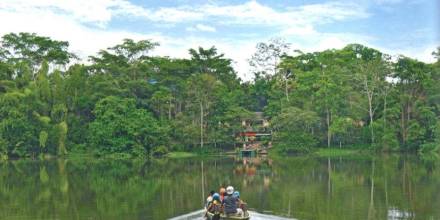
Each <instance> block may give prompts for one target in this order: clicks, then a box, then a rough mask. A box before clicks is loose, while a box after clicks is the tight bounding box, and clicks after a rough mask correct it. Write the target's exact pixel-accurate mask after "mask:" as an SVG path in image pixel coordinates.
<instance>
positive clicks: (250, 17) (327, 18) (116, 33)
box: [0, 0, 440, 79]
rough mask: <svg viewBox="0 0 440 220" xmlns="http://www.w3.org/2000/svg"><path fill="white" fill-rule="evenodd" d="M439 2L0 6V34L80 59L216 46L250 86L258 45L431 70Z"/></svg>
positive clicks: (146, 1)
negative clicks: (402, 59)
mask: <svg viewBox="0 0 440 220" xmlns="http://www.w3.org/2000/svg"><path fill="white" fill-rule="evenodd" d="M439 2H440V0H357V1H353V0H340V1H323V0H312V1H306V0H283V1H280V0H258V1H256V0H250V1H243V0H218V1H214V0H212V1H209V0H191V1H189V0H175V1H170V0H156V1H152V0H143V1H141V0H0V34H1V35H4V34H5V33H9V32H35V33H37V34H39V35H44V36H49V37H52V38H53V39H57V40H65V41H69V42H70V49H71V50H72V51H73V52H75V53H77V54H79V55H80V56H81V57H87V56H88V55H93V54H95V53H96V52H97V51H98V50H99V49H105V48H107V47H109V46H113V45H115V44H118V43H120V42H121V40H122V39H123V38H132V39H135V40H140V39H152V40H154V41H157V42H159V43H160V44H161V46H160V47H159V48H157V49H156V50H155V52H154V54H157V55H167V56H170V57H188V56H189V55H188V49H189V48H194V47H198V46H203V47H210V46H212V45H215V46H216V47H217V48H218V49H219V51H220V52H222V53H225V55H226V56H227V57H229V58H232V59H233V60H234V61H235V64H234V65H235V67H236V70H237V71H238V73H239V76H240V77H242V78H244V79H249V78H250V77H251V75H250V74H249V72H248V69H249V66H248V64H247V63H248V62H247V59H249V58H250V56H251V55H252V54H253V53H254V51H255V49H254V48H255V45H256V43H257V42H262V41H267V40H269V39H271V38H274V37H281V38H284V39H285V41H287V42H289V43H291V44H292V49H300V50H303V51H307V52H311V51H318V50H324V49H328V48H341V47H343V46H345V45H346V44H349V43H361V44H365V45H367V46H371V47H374V48H377V49H380V50H382V51H384V52H387V53H390V54H391V55H396V54H403V55H407V56H410V57H414V58H417V59H419V60H422V61H425V62H432V61H433V58H432V56H431V52H432V51H434V49H435V48H436V47H437V46H440V34H439V32H440V3H439Z"/></svg>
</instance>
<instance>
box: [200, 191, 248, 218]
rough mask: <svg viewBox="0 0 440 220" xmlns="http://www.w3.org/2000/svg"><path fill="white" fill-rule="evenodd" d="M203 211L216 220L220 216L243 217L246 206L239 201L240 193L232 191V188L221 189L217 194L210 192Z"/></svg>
mask: <svg viewBox="0 0 440 220" xmlns="http://www.w3.org/2000/svg"><path fill="white" fill-rule="evenodd" d="M205 209H206V211H207V212H209V213H212V214H214V217H216V218H217V219H219V218H220V215H226V216H238V217H244V216H245V215H246V213H247V206H246V203H245V202H244V201H243V200H241V199H240V192H239V191H234V187H232V186H228V187H226V189H225V188H224V187H221V188H220V190H219V192H218V193H217V192H215V191H214V190H212V191H211V192H210V194H209V196H208V198H207V199H206V205H205ZM216 218H213V219H216Z"/></svg>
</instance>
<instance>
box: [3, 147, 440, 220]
mask: <svg viewBox="0 0 440 220" xmlns="http://www.w3.org/2000/svg"><path fill="white" fill-rule="evenodd" d="M438 165H439V162H438V161H427V162H424V161H420V160H419V159H417V158H415V157H407V156H400V155H394V156H387V157H378V158H364V157H359V158H305V157H290V158H276V159H274V158H269V157H267V158H245V159H240V158H209V159H191V160H186V159H184V160H167V159H165V160H152V161H127V160H51V161H29V160H18V161H9V162H3V163H0V201H1V202H0V219H167V218H171V217H175V216H179V215H184V214H187V213H191V212H193V211H195V210H200V209H201V206H202V204H203V200H204V198H205V197H206V193H207V192H209V191H210V190H211V189H214V190H217V189H218V187H219V186H222V185H229V184H231V185H233V186H235V187H236V188H237V189H239V190H240V191H241V195H242V198H243V199H244V200H245V201H246V202H247V203H248V204H249V207H250V208H251V209H252V210H253V211H255V212H258V213H262V214H269V215H271V216H284V217H289V218H296V219H440V209H438V207H440V187H439V186H440V171H439V168H438ZM257 215H258V214H257V213H256V216H257Z"/></svg>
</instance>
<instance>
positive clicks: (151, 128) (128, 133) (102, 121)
mask: <svg viewBox="0 0 440 220" xmlns="http://www.w3.org/2000/svg"><path fill="white" fill-rule="evenodd" d="M93 113H94V115H95V117H96V119H95V120H94V121H93V122H92V123H91V124H90V135H89V140H90V143H91V144H92V145H93V147H94V148H95V149H96V150H97V153H98V154H102V153H124V152H125V153H129V154H132V155H134V156H146V155H149V154H150V152H151V151H152V150H153V148H154V147H156V146H160V145H161V144H164V143H166V140H167V130H166V128H163V127H160V125H159V122H158V121H157V120H156V119H154V118H153V116H152V115H151V114H150V113H149V112H148V111H146V110H145V109H138V108H136V105H135V100H134V99H124V98H119V97H115V96H109V97H106V98H104V99H102V100H100V101H99V102H98V103H97V104H96V107H95V109H94V111H93Z"/></svg>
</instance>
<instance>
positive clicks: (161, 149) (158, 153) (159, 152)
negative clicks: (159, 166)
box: [151, 145, 169, 157]
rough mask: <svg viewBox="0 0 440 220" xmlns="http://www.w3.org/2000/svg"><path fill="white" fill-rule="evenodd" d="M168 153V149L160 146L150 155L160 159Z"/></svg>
mask: <svg viewBox="0 0 440 220" xmlns="http://www.w3.org/2000/svg"><path fill="white" fill-rule="evenodd" d="M168 153H169V151H168V148H167V147H165V146H163V145H161V146H159V147H155V148H154V150H153V152H152V153H151V154H152V155H153V156H154V157H162V156H164V155H166V154H168Z"/></svg>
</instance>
